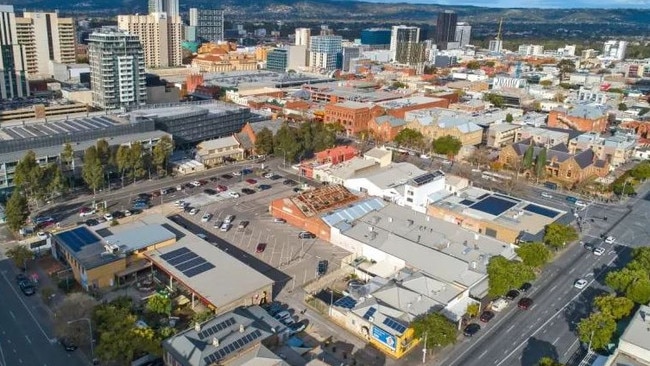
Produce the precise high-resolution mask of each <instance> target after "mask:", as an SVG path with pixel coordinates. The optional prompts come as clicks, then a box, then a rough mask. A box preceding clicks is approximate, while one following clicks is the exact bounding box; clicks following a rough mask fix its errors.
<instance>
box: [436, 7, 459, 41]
mask: <svg viewBox="0 0 650 366" xmlns="http://www.w3.org/2000/svg"><path fill="white" fill-rule="evenodd" d="M457 23H458V16H457V15H456V13H455V12H453V11H451V10H445V11H444V12H442V13H440V14H438V21H437V22H436V45H438V49H439V50H446V49H447V46H448V44H449V42H454V41H455V38H456V24H457Z"/></svg>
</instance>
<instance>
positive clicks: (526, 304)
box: [517, 297, 533, 310]
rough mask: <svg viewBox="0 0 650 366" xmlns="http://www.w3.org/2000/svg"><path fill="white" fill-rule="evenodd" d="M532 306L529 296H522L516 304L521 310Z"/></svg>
mask: <svg viewBox="0 0 650 366" xmlns="http://www.w3.org/2000/svg"><path fill="white" fill-rule="evenodd" d="M532 306H533V299H531V298H530V297H522V298H521V300H519V303H518V304H517V307H518V308H519V309H522V310H528V309H530V308H531V307H532Z"/></svg>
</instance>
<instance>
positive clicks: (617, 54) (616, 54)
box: [603, 40, 627, 60]
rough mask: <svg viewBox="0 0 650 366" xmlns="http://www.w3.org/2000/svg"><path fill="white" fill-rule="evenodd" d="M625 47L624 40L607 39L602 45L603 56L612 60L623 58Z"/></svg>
mask: <svg viewBox="0 0 650 366" xmlns="http://www.w3.org/2000/svg"><path fill="white" fill-rule="evenodd" d="M626 49H627V42H626V41H615V40H612V41H607V42H605V44H604V45H603V57H604V58H610V59H614V60H623V59H625V51H626Z"/></svg>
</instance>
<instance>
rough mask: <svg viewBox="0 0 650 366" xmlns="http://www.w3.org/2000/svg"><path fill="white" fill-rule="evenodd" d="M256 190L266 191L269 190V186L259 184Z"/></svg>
mask: <svg viewBox="0 0 650 366" xmlns="http://www.w3.org/2000/svg"><path fill="white" fill-rule="evenodd" d="M257 189H259V190H260V191H266V190H267V189H271V186H270V185H269V184H260V185H259V186H257Z"/></svg>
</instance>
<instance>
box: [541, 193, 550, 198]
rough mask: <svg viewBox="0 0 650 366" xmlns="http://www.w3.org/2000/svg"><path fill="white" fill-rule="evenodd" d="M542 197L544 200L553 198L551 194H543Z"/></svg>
mask: <svg viewBox="0 0 650 366" xmlns="http://www.w3.org/2000/svg"><path fill="white" fill-rule="evenodd" d="M542 197H544V198H553V195H552V194H550V193H546V192H542Z"/></svg>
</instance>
